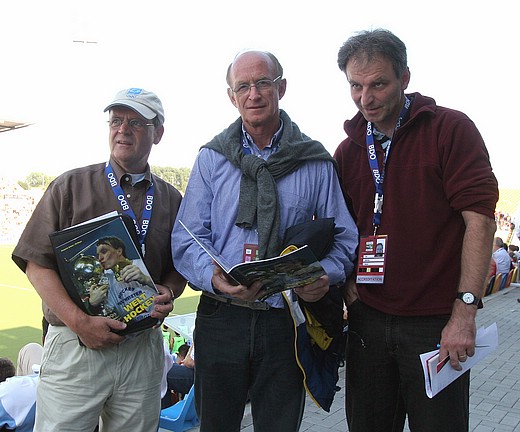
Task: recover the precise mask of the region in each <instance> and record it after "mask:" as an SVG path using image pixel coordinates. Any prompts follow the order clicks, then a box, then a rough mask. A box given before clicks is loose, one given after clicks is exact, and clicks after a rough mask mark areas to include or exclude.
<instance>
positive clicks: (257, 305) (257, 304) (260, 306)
mask: <svg viewBox="0 0 520 432" xmlns="http://www.w3.org/2000/svg"><path fill="white" fill-rule="evenodd" d="M202 295H204V296H206V297H209V298H212V299H213V300H217V301H219V302H222V303H226V304H228V305H233V306H240V307H245V308H248V309H254V310H268V309H270V308H271V306H270V305H269V304H268V303H265V302H261V301H246V300H239V299H235V298H229V297H224V296H219V295H216V294H213V293H210V292H207V291H202Z"/></svg>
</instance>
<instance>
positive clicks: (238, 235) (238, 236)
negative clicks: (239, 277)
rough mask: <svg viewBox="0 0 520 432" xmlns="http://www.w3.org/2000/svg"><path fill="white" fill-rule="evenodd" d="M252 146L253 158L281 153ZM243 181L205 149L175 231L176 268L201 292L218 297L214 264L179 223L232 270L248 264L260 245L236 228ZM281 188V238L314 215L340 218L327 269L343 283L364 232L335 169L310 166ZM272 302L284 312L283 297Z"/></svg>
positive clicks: (248, 232)
mask: <svg viewBox="0 0 520 432" xmlns="http://www.w3.org/2000/svg"><path fill="white" fill-rule="evenodd" d="M237 144H238V143H237ZM248 145H249V146H250V147H251V152H252V154H256V155H258V156H259V157H263V158H264V159H267V158H268V156H269V155H270V154H272V153H273V151H276V148H277V145H276V144H275V145H274V146H273V148H270V149H269V150H268V151H266V152H265V151H264V152H260V151H259V149H258V148H257V147H256V145H254V143H251V142H250V141H249V142H248ZM241 177H242V172H241V170H240V169H238V168H237V167H235V166H234V165H232V164H231V162H229V161H228V160H227V159H226V158H225V157H224V156H223V155H222V154H220V153H218V152H216V151H214V150H210V149H202V150H201V151H200V153H199V154H198V156H197V159H196V161H195V165H194V167H193V169H192V172H191V175H190V180H189V182H188V187H187V189H186V194H185V197H184V198H183V200H182V203H181V206H180V209H179V212H178V214H177V221H176V223H175V226H174V229H173V232H172V255H173V261H174V265H175V268H176V269H177V271H178V272H179V273H181V274H182V275H183V276H184V277H185V278H186V279H187V280H188V281H189V283H190V285H191V286H192V287H193V288H195V289H199V290H205V291H209V292H214V291H213V286H212V284H211V278H212V276H213V268H214V264H213V263H212V259H211V257H210V256H209V255H208V254H207V253H206V252H205V251H204V250H203V249H202V248H201V247H200V246H199V245H198V244H197V243H196V242H195V241H194V240H193V239H192V238H191V236H190V235H189V234H188V232H187V231H186V230H185V229H184V228H183V227H182V226H181V225H180V224H179V220H181V221H182V222H183V223H184V224H185V225H186V226H187V227H188V228H189V229H190V231H192V232H193V233H194V234H196V235H197V236H198V237H199V238H201V239H202V240H203V241H204V243H205V244H207V245H209V246H210V247H212V248H213V249H214V250H215V251H216V252H217V253H219V254H220V256H222V257H223V258H224V259H225V261H226V262H227V263H228V264H229V265H231V266H232V265H235V264H239V263H241V262H242V261H243V252H244V244H246V243H252V244H258V234H257V230H256V227H253V228H252V229H244V228H239V227H237V226H236V225H235V219H236V216H237V212H238V201H239V200H238V197H239V194H240V179H241ZM277 186H278V199H279V202H280V237H281V238H283V234H284V232H285V229H287V228H288V227H290V226H292V225H296V224H298V223H302V222H307V221H310V220H311V219H312V218H313V216H316V217H317V218H327V217H334V218H335V223H336V235H335V241H334V245H333V247H332V249H331V250H330V252H329V254H328V255H327V256H326V257H325V258H324V259H323V260H322V261H321V264H322V266H323V268H324V269H325V271H326V272H327V274H328V276H329V280H330V284H331V285H334V284H339V283H342V282H343V281H344V280H345V279H346V278H347V277H348V276H349V275H350V274H351V272H352V270H353V267H354V264H353V262H354V259H355V251H356V247H357V244H358V231H357V228H356V225H355V223H354V221H353V219H352V217H351V215H350V213H349V211H348V210H347V207H346V205H345V201H344V198H343V195H342V192H341V188H340V185H339V181H338V178H337V175H336V172H335V169H334V166H333V164H332V163H331V162H328V161H315V162H306V163H304V164H302V165H301V166H300V167H299V168H298V169H297V170H296V171H294V172H292V173H290V174H288V175H286V176H284V177H283V178H281V179H279V180H277ZM266 301H267V302H268V303H270V304H271V306H273V307H283V299H282V298H281V295H280V294H275V295H273V296H271V297H270V298H268V299H267V300H266Z"/></svg>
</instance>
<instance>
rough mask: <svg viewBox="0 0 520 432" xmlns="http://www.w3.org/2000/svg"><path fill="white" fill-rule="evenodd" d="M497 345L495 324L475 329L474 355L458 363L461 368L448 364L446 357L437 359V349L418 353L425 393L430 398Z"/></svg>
mask: <svg viewBox="0 0 520 432" xmlns="http://www.w3.org/2000/svg"><path fill="white" fill-rule="evenodd" d="M497 347H498V330H497V324H496V323H493V324H491V325H490V326H489V327H486V328H480V329H479V330H478V331H477V337H476V346H475V355H474V356H473V357H468V359H467V360H466V361H465V362H463V363H460V365H461V366H462V370H460V371H458V370H455V369H453V368H452V367H451V366H450V363H449V361H448V358H445V359H440V360H439V350H435V351H430V352H427V353H424V354H421V355H420V358H421V364H422V367H423V372H424V384H425V388H426V394H427V395H428V397H429V398H432V397H433V396H435V395H436V394H437V393H439V392H440V391H441V390H442V389H443V388H445V387H446V386H447V385H448V384H450V383H452V382H453V381H455V380H456V379H457V378H458V377H459V376H461V375H462V374H463V373H464V372H466V371H468V370H469V369H470V368H472V367H473V366H474V365H476V364H477V363H478V362H480V361H481V360H482V359H484V358H485V357H487V356H488V355H489V354H491V353H492V352H493V351H494V350H495V349H496V348H497Z"/></svg>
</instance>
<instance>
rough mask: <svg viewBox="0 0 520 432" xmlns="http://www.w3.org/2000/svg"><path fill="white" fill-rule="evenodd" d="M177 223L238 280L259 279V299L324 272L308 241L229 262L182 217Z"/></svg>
mask: <svg viewBox="0 0 520 432" xmlns="http://www.w3.org/2000/svg"><path fill="white" fill-rule="evenodd" d="M179 223H180V224H181V226H182V227H183V228H184V229H185V230H186V231H187V232H188V233H189V234H190V236H191V237H192V238H193V239H194V240H195V242H196V243H197V244H198V245H199V246H200V247H201V248H202V249H203V250H204V251H205V252H206V253H207V254H208V255H209V256H210V257H211V258H212V259H213V261H214V262H215V263H216V264H217V265H218V266H219V267H220V268H222V270H223V271H224V272H225V273H226V274H227V275H228V276H229V277H230V278H231V279H232V280H234V281H236V283H237V284H240V285H245V286H250V285H251V284H252V283H253V282H256V281H261V282H262V283H263V285H264V289H265V294H264V296H263V297H262V298H261V299H260V300H264V299H266V298H267V297H269V296H271V295H273V294H275V293H278V292H281V291H285V290H288V289H292V288H298V287H302V286H305V285H309V284H311V283H313V282H315V281H316V280H318V279H319V278H320V277H321V276H323V275H325V274H326V273H325V270H324V269H323V267H322V266H321V264H320V262H319V261H318V259H317V258H316V256H315V255H314V253H313V252H312V250H311V249H310V248H309V247H308V246H307V245H304V246H302V247H300V248H293V249H294V250H293V251H292V252H289V253H286V254H285V255H280V256H277V257H274V258H268V259H263V260H257V261H249V262H245V263H240V264H237V265H235V266H230V265H229V264H228V263H226V261H225V259H224V258H223V257H222V256H221V255H220V254H219V253H217V252H216V251H215V250H214V249H213V248H212V247H211V246H210V245H207V244H205V243H204V242H203V241H202V239H200V238H199V237H197V236H196V235H195V234H194V233H192V232H191V231H190V230H189V228H188V227H187V226H186V225H185V224H184V223H183V222H182V221H181V220H179Z"/></svg>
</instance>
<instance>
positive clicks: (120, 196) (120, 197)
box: [105, 162, 155, 256]
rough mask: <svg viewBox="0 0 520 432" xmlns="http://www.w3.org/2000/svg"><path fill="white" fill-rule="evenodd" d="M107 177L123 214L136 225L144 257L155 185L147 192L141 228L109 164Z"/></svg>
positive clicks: (106, 167) (106, 172) (151, 185)
mask: <svg viewBox="0 0 520 432" xmlns="http://www.w3.org/2000/svg"><path fill="white" fill-rule="evenodd" d="M105 175H106V176H107V180H108V183H109V184H110V186H111V187H112V192H114V195H115V197H116V198H117V201H118V202H119V205H120V206H121V209H122V210H123V213H125V214H127V215H128V216H130V217H131V218H132V220H133V221H134V225H135V231H136V233H137V238H138V240H139V244H140V245H141V250H142V252H143V256H144V253H145V248H144V239H145V237H146V233H147V231H148V226H149V224H150V218H151V217H152V207H153V195H154V190H155V189H154V185H153V182H151V184H150V187H149V188H148V190H147V191H146V203H145V205H144V209H143V214H142V217H143V218H142V221H141V226H139V223H138V222H137V218H136V217H135V213H134V211H133V210H132V207H130V205H129V204H128V202H127V201H126V198H125V193H124V191H123V188H122V187H121V186H120V184H119V182H118V181H117V178H116V176H115V174H114V170H113V169H112V166H111V165H110V163H109V162H107V163H106V165H105Z"/></svg>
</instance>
